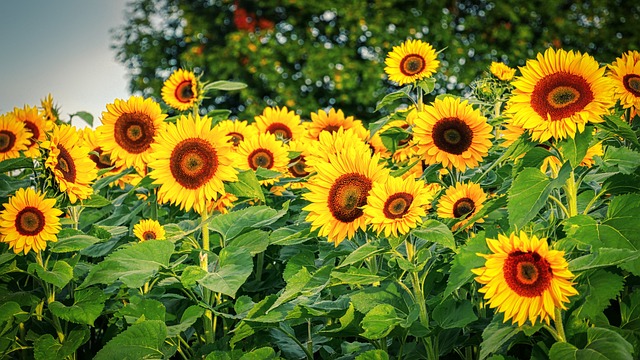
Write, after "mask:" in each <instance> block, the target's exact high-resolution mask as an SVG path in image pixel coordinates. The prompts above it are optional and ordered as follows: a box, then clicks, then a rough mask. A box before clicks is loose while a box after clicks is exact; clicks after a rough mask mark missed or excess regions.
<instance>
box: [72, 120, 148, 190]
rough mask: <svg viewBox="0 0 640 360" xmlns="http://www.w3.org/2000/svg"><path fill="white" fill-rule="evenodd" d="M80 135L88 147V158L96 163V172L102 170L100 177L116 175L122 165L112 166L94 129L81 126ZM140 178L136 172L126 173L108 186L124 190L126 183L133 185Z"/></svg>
mask: <svg viewBox="0 0 640 360" xmlns="http://www.w3.org/2000/svg"><path fill="white" fill-rule="evenodd" d="M80 137H81V138H82V142H83V144H84V146H86V147H88V148H89V159H91V161H93V162H94V163H95V164H96V168H97V169H98V172H100V171H103V173H102V175H100V176H99V177H100V178H103V177H107V176H112V175H117V174H119V173H121V172H122V171H123V170H124V167H123V166H114V164H113V162H112V161H111V156H110V155H109V153H107V152H105V151H103V150H102V146H100V145H99V144H98V139H97V132H96V130H94V129H92V128H90V127H86V128H83V129H82V131H81V132H80ZM110 168H111V169H110ZM105 169H110V170H105ZM104 171H106V172H104ZM141 179H142V177H141V176H140V175H138V174H137V173H133V174H127V175H124V176H122V177H120V178H119V179H118V180H116V181H114V182H112V183H110V184H109V186H119V187H120V188H121V189H123V190H124V188H125V186H126V185H127V184H131V185H135V184H137V183H138V182H139V181H140V180H141Z"/></svg>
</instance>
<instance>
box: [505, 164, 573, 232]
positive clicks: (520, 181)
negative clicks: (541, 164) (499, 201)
mask: <svg viewBox="0 0 640 360" xmlns="http://www.w3.org/2000/svg"><path fill="white" fill-rule="evenodd" d="M567 170H568V171H569V172H567ZM570 171H571V169H570V166H569V164H568V163H566V164H565V165H564V166H563V167H562V169H560V171H559V172H558V177H557V178H556V179H554V180H550V179H549V177H547V175H545V174H543V173H542V172H541V171H540V170H539V169H537V168H525V169H523V170H522V171H521V172H520V173H519V174H518V176H517V177H516V178H515V179H514V180H513V184H512V185H511V189H509V197H508V201H507V210H508V212H509V224H510V225H511V227H512V228H516V229H521V228H522V227H523V226H524V225H525V224H527V223H528V222H529V221H531V220H532V219H533V218H534V217H535V216H536V215H537V214H538V212H540V210H541V209H542V208H543V207H544V205H545V204H546V203H547V199H548V198H549V194H551V191H552V190H553V189H557V188H560V187H561V186H562V185H564V182H565V181H566V180H567V178H568V177H569V175H570Z"/></svg>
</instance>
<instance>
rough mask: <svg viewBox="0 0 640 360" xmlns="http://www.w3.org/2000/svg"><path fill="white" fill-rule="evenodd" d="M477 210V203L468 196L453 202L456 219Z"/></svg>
mask: <svg viewBox="0 0 640 360" xmlns="http://www.w3.org/2000/svg"><path fill="white" fill-rule="evenodd" d="M475 210H476V205H475V203H474V202H473V200H471V199H470V198H468V197H465V198H462V199H459V200H458V201H456V202H455V204H453V216H455V218H456V219H457V218H461V217H463V216H466V215H469V214H471V213H473V212H474V211H475Z"/></svg>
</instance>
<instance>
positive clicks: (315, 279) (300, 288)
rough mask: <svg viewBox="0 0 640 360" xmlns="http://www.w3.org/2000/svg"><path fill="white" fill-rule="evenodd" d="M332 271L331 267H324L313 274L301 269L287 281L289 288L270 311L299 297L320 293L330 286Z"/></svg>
mask: <svg viewBox="0 0 640 360" xmlns="http://www.w3.org/2000/svg"><path fill="white" fill-rule="evenodd" d="M331 270H332V267H331V266H324V267H321V268H320V269H318V270H317V271H316V272H314V273H313V274H311V273H309V271H308V270H307V268H305V267H303V268H300V271H299V272H298V273H297V274H295V275H294V276H292V277H291V278H290V279H289V280H288V281H287V286H285V288H284V290H283V291H282V293H281V294H280V296H278V299H277V300H276V301H275V302H274V303H273V304H272V305H271V307H270V308H269V310H268V311H271V310H272V309H274V308H276V307H278V306H280V305H282V304H284V303H285V302H288V301H291V300H293V299H295V298H297V297H299V296H307V297H308V296H312V295H315V294H317V293H319V292H320V291H322V289H324V288H325V287H326V286H327V285H328V284H329V279H330V274H331Z"/></svg>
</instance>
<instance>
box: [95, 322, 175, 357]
mask: <svg viewBox="0 0 640 360" xmlns="http://www.w3.org/2000/svg"><path fill="white" fill-rule="evenodd" d="M166 337H167V326H166V325H165V324H164V322H163V321H159V320H149V321H143V322H141V323H137V324H133V325H131V326H130V327H129V328H128V329H126V330H125V331H123V332H121V333H120V334H118V335H116V337H115V338H113V339H111V340H110V341H109V342H108V343H107V344H106V345H105V346H104V347H103V348H102V349H100V351H98V353H97V354H96V356H95V357H94V360H112V359H120V360H137V359H163V358H164V357H165V356H164V353H163V352H162V350H161V349H162V346H163V344H164V340H165V338H166Z"/></svg>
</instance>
